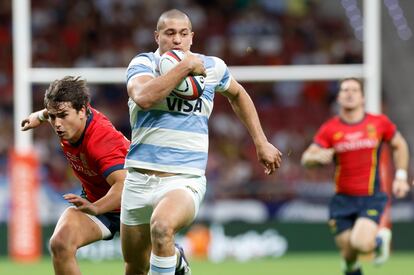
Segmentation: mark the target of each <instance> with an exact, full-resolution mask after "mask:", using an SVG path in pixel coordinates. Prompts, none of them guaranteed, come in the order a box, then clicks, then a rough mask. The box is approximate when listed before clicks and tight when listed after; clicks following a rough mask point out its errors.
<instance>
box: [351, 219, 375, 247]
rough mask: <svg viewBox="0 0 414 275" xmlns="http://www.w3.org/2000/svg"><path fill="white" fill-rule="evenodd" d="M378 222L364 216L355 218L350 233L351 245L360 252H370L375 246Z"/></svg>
mask: <svg viewBox="0 0 414 275" xmlns="http://www.w3.org/2000/svg"><path fill="white" fill-rule="evenodd" d="M377 232H378V224H377V223H376V222H375V221H373V220H371V219H369V218H366V217H360V218H358V219H357V220H356V222H355V225H354V227H353V229H352V234H351V245H352V247H353V248H354V249H356V250H358V251H359V252H360V253H369V252H372V251H373V250H374V249H375V247H376V246H377V243H376V235H377Z"/></svg>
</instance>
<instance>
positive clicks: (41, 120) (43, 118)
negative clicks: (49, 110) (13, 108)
mask: <svg viewBox="0 0 414 275" xmlns="http://www.w3.org/2000/svg"><path fill="white" fill-rule="evenodd" d="M37 118H38V119H39V120H40V122H44V121H46V120H47V119H46V118H45V114H44V111H43V110H41V111H39V112H38V113H37Z"/></svg>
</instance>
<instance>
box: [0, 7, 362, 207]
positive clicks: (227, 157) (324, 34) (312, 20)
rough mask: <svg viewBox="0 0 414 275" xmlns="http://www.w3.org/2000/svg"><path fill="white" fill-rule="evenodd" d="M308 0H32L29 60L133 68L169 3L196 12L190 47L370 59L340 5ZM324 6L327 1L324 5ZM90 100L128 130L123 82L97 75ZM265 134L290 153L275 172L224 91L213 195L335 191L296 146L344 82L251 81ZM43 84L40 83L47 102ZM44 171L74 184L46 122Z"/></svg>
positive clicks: (252, 59) (4, 23) (231, 57)
mask: <svg viewBox="0 0 414 275" xmlns="http://www.w3.org/2000/svg"><path fill="white" fill-rule="evenodd" d="M322 2H331V1H317V0H314V1H311V0H308V1H305V0H294V1H292V0H289V1H288V0H279V1H273V0H256V1H249V0H220V1H219V0H198V1H189V0H188V1H184V0H180V1H178V0H177V1H162V0H88V1H84V0H72V1H64V0H36V1H32V63H33V67H125V68H126V66H127V65H128V62H129V60H131V58H132V57H133V56H134V55H135V54H136V53H138V52H143V51H152V50H155V48H156V44H155V42H154V38H153V31H154V26H155V21H156V19H157V18H158V16H159V14H160V13H161V12H162V11H163V10H166V9H168V8H172V7H175V8H180V9H182V10H184V11H186V12H187V13H188V14H189V15H190V18H191V19H192V22H193V29H194V31H195V38H194V44H193V48H192V50H193V51H194V52H200V53H204V54H206V55H216V56H219V57H221V58H222V59H223V60H225V61H226V62H227V64H228V65H229V66H232V65H289V64H350V63H361V62H362V48H361V47H362V45H361V42H360V41H358V40H357V39H356V38H355V36H354V34H353V31H352V28H350V27H349V26H348V21H347V20H346V17H344V16H338V14H341V13H343V11H341V9H340V8H341V7H340V5H337V6H338V10H337V11H336V12H333V13H332V11H331V10H329V9H327V8H324V7H323V4H322ZM325 4H326V3H325ZM11 28H12V26H11V0H4V1H1V2H0V91H1V96H0V121H1V123H2V126H1V127H0V177H1V178H3V181H4V180H7V168H6V167H7V165H6V164H7V160H8V150H9V149H10V148H11V146H12V144H11V143H10V141H11V140H13V136H12V135H13V124H12V123H13V75H12V72H13V67H12V65H13V64H12V36H11V34H12V30H11ZM90 87H91V94H92V104H93V106H94V107H96V108H97V109H99V110H100V111H102V112H103V113H105V114H106V115H107V116H108V117H109V118H110V119H111V120H112V122H113V123H114V124H115V125H116V127H117V128H118V129H119V130H121V131H122V132H123V133H124V134H125V135H126V136H127V137H129V136H130V129H129V128H130V127H129V116H128V109H127V92H126V89H125V85H91V86H90ZM245 87H246V88H247V90H248V91H249V93H250V95H251V97H252V98H253V101H254V102H255V104H256V106H257V108H258V112H259V116H260V118H261V121H262V124H263V128H264V129H265V131H266V134H267V136H268V138H269V139H270V140H271V141H272V142H273V143H274V144H275V145H276V146H277V147H278V148H279V149H281V151H282V152H283V153H284V156H285V157H284V162H283V166H282V168H281V169H280V170H279V171H278V173H277V174H276V175H274V176H271V177H267V176H265V175H264V173H263V169H262V167H261V166H259V164H257V161H256V155H255V151H254V146H253V144H252V142H251V141H250V139H249V138H248V135H247V133H246V131H245V129H244V128H243V126H242V125H240V124H239V123H238V122H236V118H235V117H234V115H233V114H232V112H231V110H230V106H229V104H227V103H226V102H224V100H223V98H222V97H219V96H218V97H217V98H216V101H215V107H214V108H215V111H214V112H213V116H212V118H211V120H210V130H211V137H210V155H209V163H208V169H207V178H208V183H209V187H208V193H207V198H206V199H207V200H208V201H209V200H219V199H229V198H231V199H237V198H252V199H259V200H260V201H263V202H265V203H266V204H267V205H268V206H269V207H277V206H278V205H280V204H281V203H283V202H285V201H288V200H291V199H294V198H296V197H303V198H306V199H309V200H323V201H326V199H327V198H328V197H329V196H330V195H331V194H332V189H333V187H332V184H331V179H332V173H333V170H332V169H330V168H332V167H330V168H328V169H325V170H323V172H321V170H318V171H305V170H304V169H302V167H301V166H300V156H301V153H302V151H303V150H304V148H305V147H306V146H307V145H308V144H309V143H310V142H311V138H312V135H313V134H314V132H315V130H316V128H317V127H318V126H319V125H320V123H321V122H322V121H324V120H325V119H326V118H327V117H328V116H330V115H331V114H333V111H334V110H333V109H334V107H333V106H334V104H333V102H334V100H335V94H336V90H337V83H336V82H278V83H245ZM45 88H46V87H45V86H34V87H33V108H34V109H35V110H36V109H39V108H42V106H43V105H42V103H43V91H44V89H45ZM34 136H35V146H36V151H37V152H38V153H39V156H40V160H41V164H42V165H41V167H42V168H41V180H42V184H43V185H47V186H49V187H50V188H51V189H52V190H55V191H56V192H58V193H65V192H67V191H68V190H71V189H73V188H78V183H77V181H76V180H75V178H74V177H73V176H72V175H71V172H70V168H69V166H68V165H67V163H66V160H65V159H64V158H63V156H62V154H61V153H60V146H59V143H58V140H57V138H56V137H55V135H54V133H53V132H52V130H51V129H50V128H49V127H40V128H39V129H37V130H36V131H35V132H34Z"/></svg>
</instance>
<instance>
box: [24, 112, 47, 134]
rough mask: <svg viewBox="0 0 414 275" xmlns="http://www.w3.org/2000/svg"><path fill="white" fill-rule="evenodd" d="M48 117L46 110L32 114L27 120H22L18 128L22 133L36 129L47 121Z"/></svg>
mask: <svg viewBox="0 0 414 275" xmlns="http://www.w3.org/2000/svg"><path fill="white" fill-rule="evenodd" d="M48 118H49V115H48V113H47V110H46V109H43V110H40V111H37V112H33V113H31V114H30V115H29V116H28V117H27V118H25V119H23V120H22V122H21V124H20V126H21V127H22V128H21V130H22V131H27V130H30V129H34V128H36V127H38V126H39V125H40V124H42V122H44V121H47V120H48Z"/></svg>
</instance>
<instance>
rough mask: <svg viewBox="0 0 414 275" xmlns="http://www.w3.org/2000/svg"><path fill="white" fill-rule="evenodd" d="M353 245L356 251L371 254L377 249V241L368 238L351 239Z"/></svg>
mask: <svg viewBox="0 0 414 275" xmlns="http://www.w3.org/2000/svg"><path fill="white" fill-rule="evenodd" d="M351 245H352V247H353V248H354V249H355V250H358V251H359V252H362V253H369V252H371V251H372V250H374V248H375V241H374V240H371V239H369V238H368V239H367V238H351Z"/></svg>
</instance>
